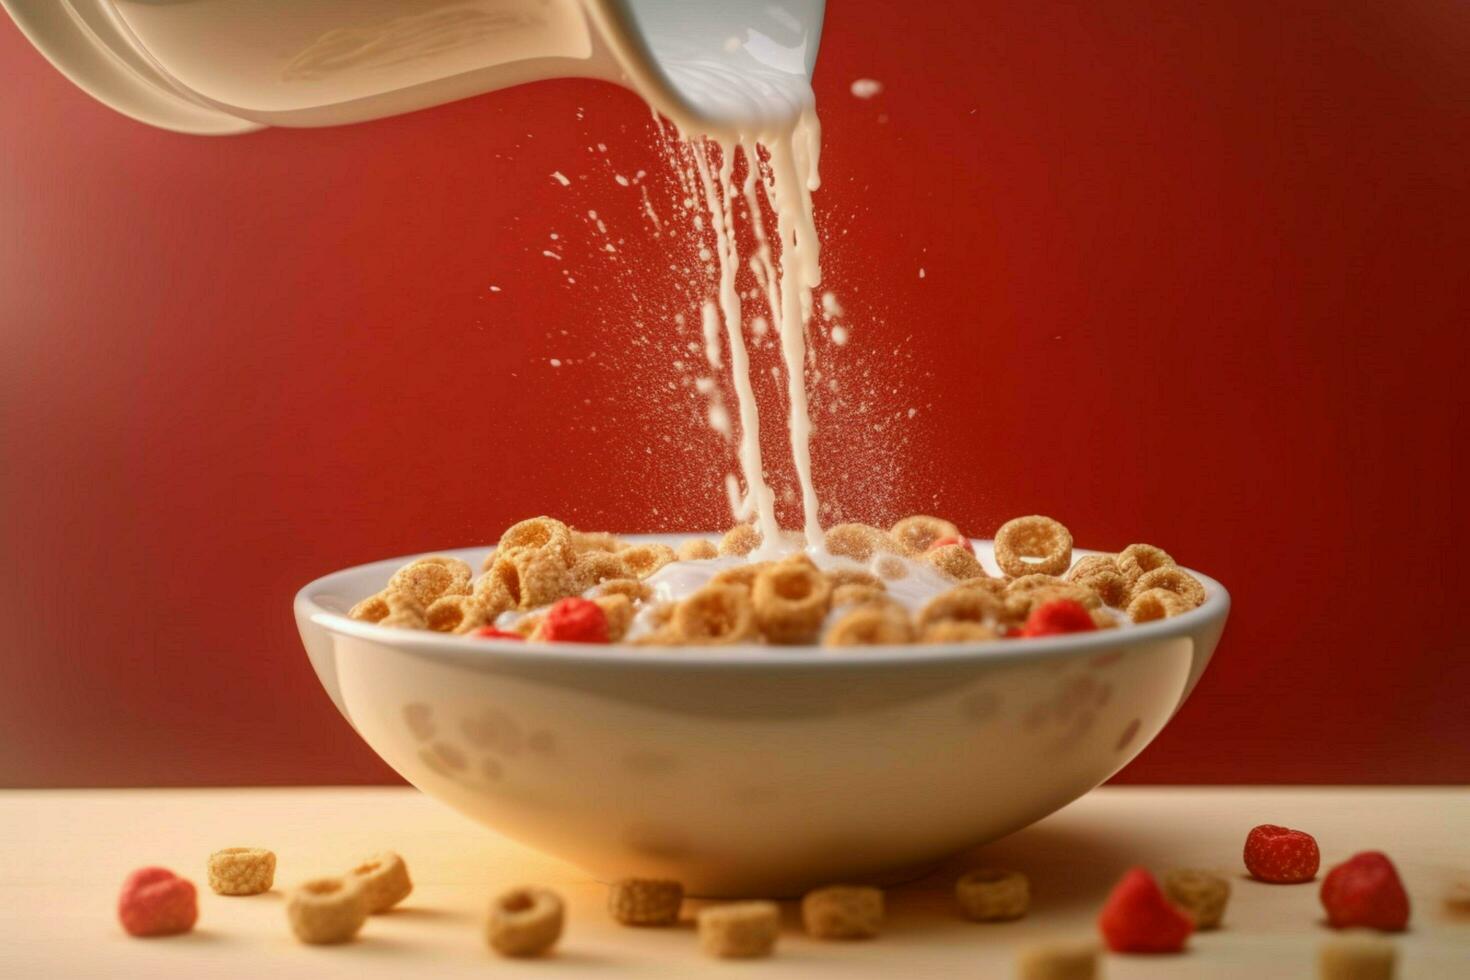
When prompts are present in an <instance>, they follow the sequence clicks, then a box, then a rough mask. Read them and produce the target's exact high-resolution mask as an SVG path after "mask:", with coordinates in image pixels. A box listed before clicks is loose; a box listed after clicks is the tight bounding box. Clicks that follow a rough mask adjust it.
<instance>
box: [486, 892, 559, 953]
mask: <svg viewBox="0 0 1470 980" xmlns="http://www.w3.org/2000/svg"><path fill="white" fill-rule="evenodd" d="M565 921H566V911H565V907H564V906H563V905H562V900H561V896H559V895H557V894H556V892H553V891H550V890H549V889H546V888H514V889H511V890H510V891H508V892H506V893H505V894H503V895H501V896H499V897H498V898H496V899H495V901H493V902H491V903H490V914H489V915H488V916H487V917H486V919H485V940H486V941H487V942H488V943H489V944H490V948H491V949H493V950H495V952H497V953H499V954H500V955H501V956H540V955H541V954H542V953H545V952H546V951H547V950H549V949H551V947H553V946H555V945H556V941H557V940H558V939H560V938H561V930H562V924H563V923H564V922H565Z"/></svg>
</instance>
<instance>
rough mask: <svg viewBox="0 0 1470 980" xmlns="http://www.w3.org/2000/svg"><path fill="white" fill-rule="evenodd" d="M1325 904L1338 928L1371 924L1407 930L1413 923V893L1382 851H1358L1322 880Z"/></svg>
mask: <svg viewBox="0 0 1470 980" xmlns="http://www.w3.org/2000/svg"><path fill="white" fill-rule="evenodd" d="M1322 907H1323V908H1325V909H1326V910H1327V924H1328V925H1330V926H1332V928H1334V929H1345V928H1348V927H1349V926H1367V927H1368V928H1370V929H1379V930H1382V931H1383V932H1403V931H1404V930H1405V929H1407V928H1408V926H1409V896H1408V893H1407V892H1405V891H1404V883H1403V882H1401V881H1399V873H1398V871H1396V870H1395V869H1394V866H1393V862H1392V861H1390V860H1389V859H1388V855H1387V854H1384V853H1383V852H1382V851H1364V852H1362V853H1361V854H1354V855H1353V856H1352V857H1350V858H1348V859H1347V860H1346V861H1344V862H1343V863H1342V864H1339V865H1338V866H1337V867H1335V868H1333V869H1332V870H1331V871H1329V872H1327V877H1326V878H1324V879H1323V880H1322Z"/></svg>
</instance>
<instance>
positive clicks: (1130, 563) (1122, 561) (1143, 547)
mask: <svg viewBox="0 0 1470 980" xmlns="http://www.w3.org/2000/svg"><path fill="white" fill-rule="evenodd" d="M1117 562H1118V571H1120V572H1122V573H1123V577H1124V578H1125V579H1127V580H1128V587H1129V588H1130V589H1131V588H1132V587H1133V583H1135V582H1137V581H1138V580H1139V579H1140V578H1142V577H1143V576H1144V575H1145V574H1147V573H1148V572H1151V571H1153V570H1154V569H1156V568H1167V567H1168V566H1170V565H1173V564H1174V559H1173V558H1170V557H1169V553H1168V552H1167V551H1165V550H1164V549H1163V548H1155V547H1154V546H1153V545H1151V544H1130V545H1129V546H1128V547H1126V548H1124V549H1123V550H1122V551H1120V552H1118V558H1117Z"/></svg>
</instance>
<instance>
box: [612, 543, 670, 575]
mask: <svg viewBox="0 0 1470 980" xmlns="http://www.w3.org/2000/svg"><path fill="white" fill-rule="evenodd" d="M674 557H675V556H674V549H673V548H670V547H669V546H668V545H666V544H635V545H630V546H629V547H627V548H624V549H623V550H622V551H620V552H618V559H619V560H620V561H622V563H623V577H626V578H648V576H650V575H652V574H653V573H654V572H656V571H658V570H659V569H660V568H663V567H664V566H665V565H667V564H668V563H669V562H671V561H673V560H674Z"/></svg>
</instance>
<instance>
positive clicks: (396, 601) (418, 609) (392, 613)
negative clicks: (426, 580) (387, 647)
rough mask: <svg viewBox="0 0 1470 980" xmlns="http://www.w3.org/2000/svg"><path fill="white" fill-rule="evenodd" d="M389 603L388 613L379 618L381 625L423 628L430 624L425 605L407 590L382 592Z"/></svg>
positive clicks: (414, 628)
mask: <svg viewBox="0 0 1470 980" xmlns="http://www.w3.org/2000/svg"><path fill="white" fill-rule="evenodd" d="M381 594H382V596H383V601H384V603H385V604H386V605H387V608H388V615H386V616H384V617H383V618H382V619H380V620H378V625H379V626H386V627H389V628H390V629H404V630H421V629H424V628H426V627H427V626H428V621H427V620H425V619H424V607H423V606H421V605H419V603H418V600H417V599H415V598H414V597H413V596H411V595H409V594H407V593H406V592H384V593H381Z"/></svg>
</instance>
